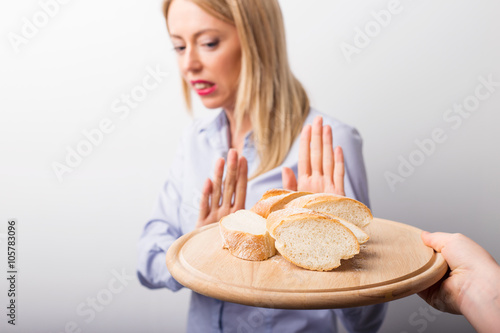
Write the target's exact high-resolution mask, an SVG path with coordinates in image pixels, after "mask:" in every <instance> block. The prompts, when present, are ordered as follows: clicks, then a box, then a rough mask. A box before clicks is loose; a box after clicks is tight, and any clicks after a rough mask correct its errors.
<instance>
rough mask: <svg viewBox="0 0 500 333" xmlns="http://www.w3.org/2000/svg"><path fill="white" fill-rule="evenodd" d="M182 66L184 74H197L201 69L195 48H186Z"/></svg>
mask: <svg viewBox="0 0 500 333" xmlns="http://www.w3.org/2000/svg"><path fill="white" fill-rule="evenodd" d="M182 66H183V70H184V71H185V72H197V71H199V70H200V69H201V67H202V63H201V61H200V58H199V54H198V52H197V50H196V48H194V47H188V48H186V53H185V54H184V59H183V64H182Z"/></svg>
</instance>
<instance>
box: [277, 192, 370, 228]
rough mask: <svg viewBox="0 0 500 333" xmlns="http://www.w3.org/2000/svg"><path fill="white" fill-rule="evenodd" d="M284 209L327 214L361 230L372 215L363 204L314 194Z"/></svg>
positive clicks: (295, 201)
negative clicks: (301, 209)
mask: <svg viewBox="0 0 500 333" xmlns="http://www.w3.org/2000/svg"><path fill="white" fill-rule="evenodd" d="M285 208H308V209H311V210H314V211H318V212H321V213H328V214H331V215H334V216H338V217H339V218H341V219H343V220H346V221H348V222H351V223H352V224H354V225H356V226H358V227H360V228H363V227H365V226H367V225H368V224H369V223H370V222H371V221H372V220H373V215H372V213H371V211H370V209H369V208H368V207H366V206H365V205H364V204H363V203H361V202H359V201H357V200H354V199H350V198H347V197H344V196H341V195H335V194H330V193H316V194H309V195H305V196H301V197H299V198H296V199H294V200H292V201H290V202H289V203H287V204H286V205H285Z"/></svg>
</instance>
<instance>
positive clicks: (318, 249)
mask: <svg viewBox="0 0 500 333" xmlns="http://www.w3.org/2000/svg"><path fill="white" fill-rule="evenodd" d="M266 226H267V230H268V231H269V233H270V234H271V236H272V237H273V238H274V239H275V246H276V249H277V250H278V251H279V252H280V253H281V255H282V256H283V258H285V259H287V260H288V261H290V262H292V263H293V264H295V265H297V266H299V267H302V268H306V269H310V270H316V271H329V270H332V269H334V268H337V267H339V266H340V260H341V259H349V258H352V257H353V256H354V255H356V254H358V253H359V242H358V240H357V238H356V236H355V235H354V234H353V232H352V231H351V230H349V228H347V227H345V226H344V225H343V224H342V223H341V222H340V221H339V220H338V219H335V218H333V217H332V216H330V215H326V214H322V213H319V212H315V211H312V210H309V209H305V208H285V209H281V210H277V211H275V212H273V213H271V214H269V216H268V218H267V224H266Z"/></svg>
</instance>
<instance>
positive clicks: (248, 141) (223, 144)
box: [199, 109, 255, 151]
mask: <svg viewBox="0 0 500 333" xmlns="http://www.w3.org/2000/svg"><path fill="white" fill-rule="evenodd" d="M202 132H205V133H206V138H207V140H208V142H209V143H210V144H211V145H212V146H213V147H214V148H218V149H222V150H226V151H227V150H229V120H228V119H227V116H226V112H225V111H224V110H223V109H221V110H220V111H219V113H218V114H217V115H216V116H215V117H210V118H208V119H207V120H206V121H205V122H204V123H202V124H201V126H200V127H199V133H202ZM252 133H253V131H250V132H248V133H247V135H246V136H245V148H254V147H255V146H254V142H253V139H252Z"/></svg>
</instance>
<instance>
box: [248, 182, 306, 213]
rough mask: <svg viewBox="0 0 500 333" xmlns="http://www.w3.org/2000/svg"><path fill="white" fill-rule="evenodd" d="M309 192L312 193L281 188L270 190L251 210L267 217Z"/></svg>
mask: <svg viewBox="0 0 500 333" xmlns="http://www.w3.org/2000/svg"><path fill="white" fill-rule="evenodd" d="M309 194H311V193H310V192H294V191H288V190H281V189H273V190H269V191H267V192H265V193H264V195H262V198H261V199H260V200H259V201H257V203H256V204H255V205H254V206H253V207H252V208H251V209H250V210H251V211H252V212H254V213H257V214H259V215H260V216H262V217H263V218H267V217H268V216H269V214H271V213H272V212H273V211H275V210H278V209H282V208H284V207H285V205H286V204H287V203H289V202H290V201H292V200H295V199H297V198H299V197H302V196H305V195H309Z"/></svg>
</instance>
